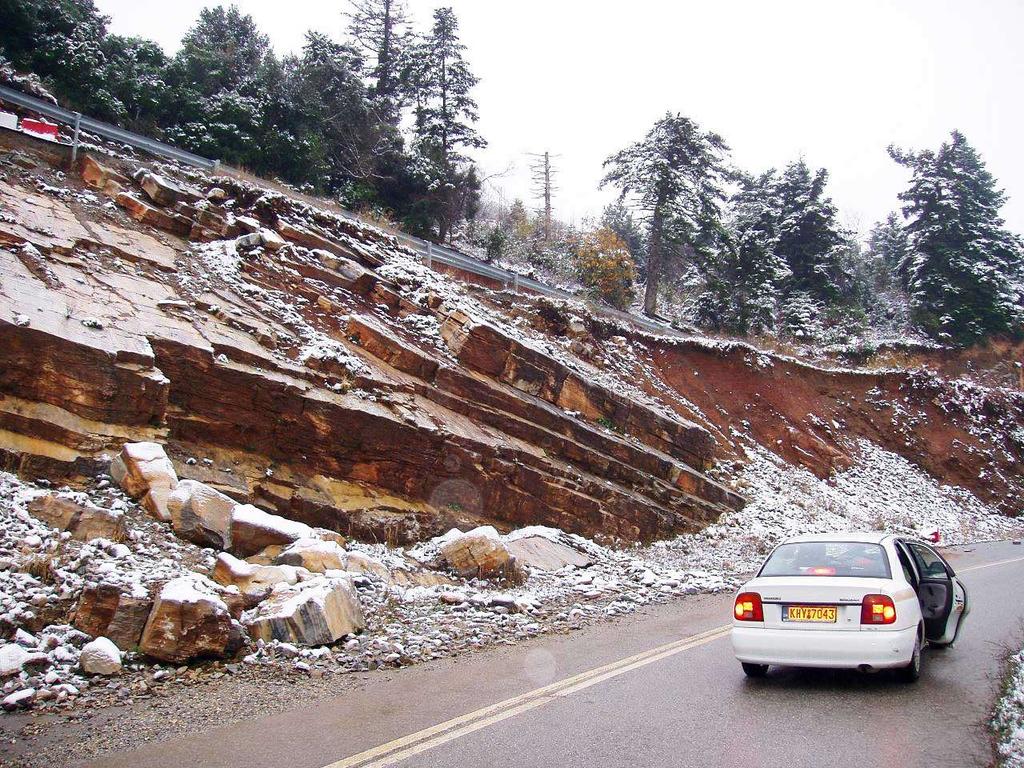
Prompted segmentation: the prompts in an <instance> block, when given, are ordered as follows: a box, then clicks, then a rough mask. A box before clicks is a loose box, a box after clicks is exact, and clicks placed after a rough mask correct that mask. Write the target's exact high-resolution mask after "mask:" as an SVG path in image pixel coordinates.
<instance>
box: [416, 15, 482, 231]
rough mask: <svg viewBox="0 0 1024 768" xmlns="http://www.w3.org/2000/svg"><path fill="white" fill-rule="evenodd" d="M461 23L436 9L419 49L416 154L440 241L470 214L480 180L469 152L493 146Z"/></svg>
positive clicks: (417, 64)
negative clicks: (483, 124)
mask: <svg viewBox="0 0 1024 768" xmlns="http://www.w3.org/2000/svg"><path fill="white" fill-rule="evenodd" d="M458 30H459V25H458V20H457V19H456V17H455V13H454V12H453V11H452V9H451V8H438V9H437V10H436V11H434V25H433V27H432V28H431V31H430V33H429V34H428V35H427V36H426V37H424V38H423V39H422V40H421V41H420V42H419V44H418V45H417V46H416V50H415V52H414V55H413V58H414V60H415V76H414V78H413V82H414V83H415V91H416V114H415V117H416V124H415V133H416V152H417V155H418V157H419V169H420V173H421V174H423V175H424V176H425V177H426V178H427V180H428V188H429V189H430V190H431V193H430V195H429V200H428V203H429V204H430V206H431V208H432V211H433V216H434V218H435V221H436V223H437V235H438V239H440V240H442V241H444V240H447V239H450V237H451V235H452V230H453V227H454V225H455V224H456V223H457V222H458V221H459V220H460V218H461V217H462V216H463V215H464V214H465V212H466V206H465V204H464V203H465V201H467V200H469V199H472V197H473V194H472V192H473V187H474V185H475V187H476V190H475V192H476V195H477V199H478V195H479V179H478V177H477V174H476V171H475V170H474V169H472V168H471V167H470V160H469V157H468V156H466V155H465V154H464V150H468V149H480V148H482V147H484V146H486V145H487V142H486V141H485V140H484V139H483V137H482V136H480V134H479V133H477V131H476V129H475V128H473V126H472V124H473V123H475V122H476V121H477V105H476V102H475V101H474V100H473V98H472V97H471V96H470V95H469V94H470V91H471V90H472V89H473V87H474V86H475V85H476V84H477V82H478V81H479V80H478V78H477V77H476V76H475V75H473V73H472V72H471V71H470V69H469V65H468V64H467V63H466V61H465V59H464V57H463V52H464V51H465V49H466V46H464V45H463V44H462V43H461V42H460V41H459V35H458Z"/></svg>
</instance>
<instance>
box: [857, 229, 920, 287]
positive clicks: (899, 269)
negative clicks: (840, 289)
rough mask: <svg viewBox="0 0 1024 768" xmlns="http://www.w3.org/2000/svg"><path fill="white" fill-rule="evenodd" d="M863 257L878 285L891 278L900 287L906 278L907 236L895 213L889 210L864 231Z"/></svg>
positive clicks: (907, 258) (908, 271)
mask: <svg viewBox="0 0 1024 768" xmlns="http://www.w3.org/2000/svg"><path fill="white" fill-rule="evenodd" d="M867 245H868V250H867V254H866V255H867V257H868V259H869V263H870V264H871V265H872V273H873V274H874V276H875V285H876V287H877V288H878V289H880V290H881V289H885V288H888V287H890V285H891V284H892V283H893V282H896V283H898V284H899V285H901V286H903V287H904V288H905V287H906V286H907V285H908V283H909V280H910V267H911V264H910V238H909V237H908V236H907V230H906V228H905V227H904V226H903V223H902V222H901V221H900V217H899V214H897V213H890V214H889V215H888V216H887V217H886V218H885V220H884V221H880V222H878V223H877V224H875V226H874V227H872V228H871V231H870V232H869V233H868V243H867Z"/></svg>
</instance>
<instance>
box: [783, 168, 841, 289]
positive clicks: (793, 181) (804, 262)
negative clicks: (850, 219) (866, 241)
mask: <svg viewBox="0 0 1024 768" xmlns="http://www.w3.org/2000/svg"><path fill="white" fill-rule="evenodd" d="M827 182H828V171H826V170H825V169H824V168H821V169H819V170H817V171H815V172H814V173H812V172H811V169H810V168H809V167H808V166H807V163H806V162H804V161H803V160H798V161H797V162H795V163H790V164H789V165H788V166H786V168H785V170H784V171H783V172H782V177H781V178H780V179H779V181H778V183H777V185H776V194H777V196H778V200H779V236H778V244H777V248H778V252H779V254H780V255H781V256H782V257H783V258H785V259H786V263H787V264H788V266H789V269H790V271H791V272H792V278H791V281H790V290H791V292H802V293H806V294H807V295H809V296H811V297H812V298H813V299H814V300H815V301H817V302H819V303H821V304H824V305H838V304H840V303H841V302H843V301H844V300H847V299H849V298H850V288H851V280H852V275H851V274H850V272H849V270H848V269H847V267H846V264H845V263H844V255H845V252H846V249H847V247H848V245H849V240H850V235H849V233H847V232H846V231H845V230H844V229H843V228H842V227H841V226H840V225H839V223H838V211H837V210H836V207H835V205H834V204H833V202H832V200H831V198H829V197H826V195H825V185H826V183H827Z"/></svg>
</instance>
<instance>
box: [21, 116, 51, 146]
mask: <svg viewBox="0 0 1024 768" xmlns="http://www.w3.org/2000/svg"><path fill="white" fill-rule="evenodd" d="M21 130H22V131H23V132H25V133H30V134H32V135H33V136H38V137H39V138H41V139H48V140H50V141H57V140H58V136H59V134H58V132H57V125H56V123H48V122H46V121H45V120H33V119H32V118H30V117H26V118H23V119H22V121H21Z"/></svg>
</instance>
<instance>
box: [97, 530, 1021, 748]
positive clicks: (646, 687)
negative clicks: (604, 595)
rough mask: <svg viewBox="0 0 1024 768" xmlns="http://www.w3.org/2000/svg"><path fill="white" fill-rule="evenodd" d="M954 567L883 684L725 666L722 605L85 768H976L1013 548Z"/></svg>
mask: <svg viewBox="0 0 1024 768" xmlns="http://www.w3.org/2000/svg"><path fill="white" fill-rule="evenodd" d="M966 549H970V550H973V551H964V552H959V551H957V550H951V551H949V552H948V553H947V554H948V556H949V558H950V561H951V562H952V563H953V566H954V568H956V569H957V571H958V572H959V573H960V574H961V575H962V576H963V580H964V582H965V583H966V584H967V586H968V589H969V590H970V598H971V602H972V606H971V614H970V616H969V617H968V623H967V624H966V625H965V628H964V630H963V632H962V633H961V636H960V638H959V640H958V641H957V644H956V646H955V647H954V648H952V649H949V650H945V651H935V650H931V651H928V652H926V654H925V669H924V673H923V676H922V678H921V680H920V681H919V682H918V683H917V684H914V685H902V684H900V683H897V682H896V681H894V680H893V679H892V677H891V675H889V674H886V673H879V674H874V675H865V674H860V673H857V672H844V671H838V672H836V671H819V670H797V669H777V668H773V669H772V671H771V672H770V673H769V675H768V677H767V678H765V679H763V680H748V679H746V678H745V677H744V676H743V673H742V671H741V670H740V667H739V664H738V662H736V660H735V659H734V658H733V656H732V653H731V646H730V644H729V640H728V632H727V631H726V630H723V629H721V628H722V627H723V626H724V625H725V624H726V623H727V621H728V618H729V611H730V608H731V596H729V595H716V596H705V597H696V598H692V599H688V600H682V601H677V602H674V603H672V604H671V605H668V606H663V607H660V608H658V609H654V610H652V611H650V612H649V613H647V614H645V615H641V616H639V617H636V618H633V619H626V620H623V621H619V622H616V623H614V624H606V625H602V626H600V627H594V628H590V629H588V630H585V631H582V632H579V633H575V634H572V635H568V636H563V637H557V638H544V639H539V640H537V641H534V642H530V643H526V644H523V645H521V646H516V647H513V648H509V649H502V650H498V651H491V652H487V653H482V654H478V655H475V656H472V657H467V658H464V659H462V660H455V661H454V662H452V661H449V662H441V663H436V664H427V665H422V666H420V667H414V668H410V669H408V670H402V671H401V672H399V673H396V674H394V675H391V676H390V677H389V678H387V679H380V680H372V679H371V680H370V682H369V684H367V685H366V686H365V687H364V688H362V689H359V690H354V691H348V692H346V693H345V694H344V695H341V696H339V697H338V698H337V699H334V700H330V701H328V702H321V703H319V704H318V705H316V706H306V707H301V706H300V707H299V708H297V709H295V710H292V711H290V712H286V713H284V714H280V715H275V716H272V717H267V718H263V719H259V720H253V721H248V722H245V723H240V724H236V725H232V726H228V727H224V728H219V729H215V730H211V731H209V732H206V733H200V734H194V735H192V736H190V737H189V738H187V739H178V740H175V741H169V742H165V743H163V744H155V745H151V746H149V747H145V748H143V749H141V750H137V751H134V752H131V753H124V754H120V755H112V756H109V757H107V758H105V759H103V760H100V761H98V762H94V763H91V764H90V765H94V766H105V767H108V766H109V767H111V768H113V767H115V766H133V768H134V767H136V766H140V765H145V766H149V767H151V768H160V767H161V766H174V767H175V768H177V767H178V766H183V765H187V766H196V767H197V768H198V767H199V766H205V767H209V768H213V767H216V768H228V767H231V768H233V767H234V766H245V768H260V767H261V766H267V767H268V768H269V767H271V766H274V767H275V768H277V767H281V766H288V767H289V768H325V767H326V766H330V767H331V768H357V767H360V768H362V767H365V766H374V767H376V766H383V765H397V766H403V767H411V766H418V767H422V768H446V767H448V766H451V767H452V768H455V767H456V766H457V767H458V768H466V767H467V766H496V765H504V764H514V765H516V766H517V768H552V767H553V766H558V768H575V767H579V768H583V767H584V766H586V767H588V768H589V767H590V766H601V767H602V768H615V767H617V766H623V767H625V766H629V767H630V768H635V767H637V766H680V767H683V766H685V767H686V768H701V767H702V766H716V767H723V766H744V767H745V768H749V767H751V766H787V768H789V767H792V768H797V767H802V766H808V767H810V766H814V767H815V768H820V767H824V766H828V767H832V766H857V768H865V766H901V767H903V766H907V767H909V766H927V768H939V767H940V766H955V767H956V768H962V767H963V766H987V765H990V764H991V762H992V749H991V744H990V741H989V735H988V731H987V729H986V726H985V720H986V718H987V716H988V713H989V711H990V710H991V707H992V704H993V702H994V700H995V696H996V691H997V686H998V677H999V674H1000V671H1001V669H1000V668H1001V658H1002V656H1003V654H1004V652H1005V651H1006V650H1007V649H1008V648H1010V647H1011V646H1014V645H1015V646H1016V647H1017V648H1019V647H1021V645H1022V643H1024V633H1022V627H1024V600H1021V599H1020V597H1019V594H1018V590H1019V589H1020V588H1022V587H1024V548H1022V547H1020V546H1014V545H1012V544H1010V543H992V544H979V545H975V546H973V547H969V548H966Z"/></svg>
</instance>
